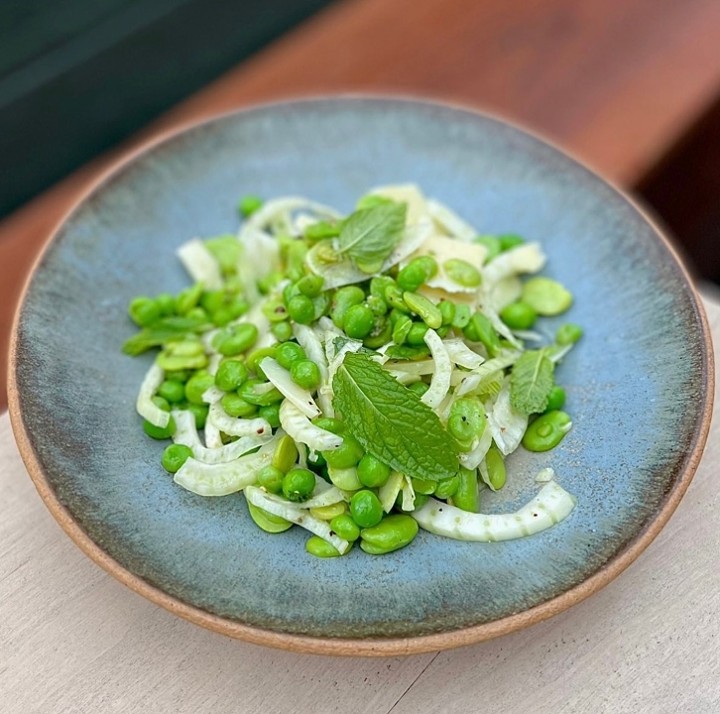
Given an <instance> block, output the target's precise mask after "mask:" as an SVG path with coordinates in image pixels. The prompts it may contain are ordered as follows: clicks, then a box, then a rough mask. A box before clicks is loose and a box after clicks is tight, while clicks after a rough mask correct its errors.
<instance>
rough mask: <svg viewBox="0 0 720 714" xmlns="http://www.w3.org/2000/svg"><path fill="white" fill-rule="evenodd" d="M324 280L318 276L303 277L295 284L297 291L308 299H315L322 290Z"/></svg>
mask: <svg viewBox="0 0 720 714" xmlns="http://www.w3.org/2000/svg"><path fill="white" fill-rule="evenodd" d="M324 282H325V278H323V277H322V276H320V275H304V276H303V277H302V278H300V280H298V282H297V288H298V290H299V291H300V292H301V293H302V294H303V295H305V296H306V297H309V298H314V297H317V296H318V295H319V294H320V293H321V292H322V289H323V283H324Z"/></svg>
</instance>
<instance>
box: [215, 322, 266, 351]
mask: <svg viewBox="0 0 720 714" xmlns="http://www.w3.org/2000/svg"><path fill="white" fill-rule="evenodd" d="M257 338H258V329H257V327H255V325H253V324H251V323H249V322H245V323H243V324H241V325H234V326H233V327H226V328H224V329H223V330H221V331H220V332H219V333H218V334H217V335H216V336H215V337H214V338H213V341H212V343H213V347H214V348H215V349H216V350H217V351H218V352H219V353H220V354H221V355H224V356H225V357H232V356H234V355H238V354H240V353H241V352H245V351H246V350H248V349H250V348H251V347H252V346H253V345H254V344H255V342H256V341H257Z"/></svg>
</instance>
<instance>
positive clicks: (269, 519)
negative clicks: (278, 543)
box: [246, 501, 293, 533]
mask: <svg viewBox="0 0 720 714" xmlns="http://www.w3.org/2000/svg"><path fill="white" fill-rule="evenodd" d="M246 503H247V507H248V512H249V513H250V518H252V519H253V521H254V522H255V525H257V526H258V527H259V528H261V529H262V530H264V531H265V532H266V533H284V532H285V531H286V530H288V529H289V528H292V525H293V524H292V523H291V522H290V521H287V520H285V519H284V518H282V517H280V516H276V515H275V514H274V513H268V512H267V511H266V510H264V509H263V508H258V507H257V506H256V505H254V504H252V503H250V501H246Z"/></svg>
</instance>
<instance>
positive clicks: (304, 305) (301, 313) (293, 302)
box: [287, 295, 315, 325]
mask: <svg viewBox="0 0 720 714" xmlns="http://www.w3.org/2000/svg"><path fill="white" fill-rule="evenodd" d="M287 311H288V315H290V318H291V319H293V320H295V322H297V323H298V324H300V325H309V324H310V323H311V322H312V321H313V318H314V317H315V306H314V305H313V301H312V300H311V299H310V298H309V297H308V296H307V295H295V296H294V297H291V298H290V300H289V301H288V305H287Z"/></svg>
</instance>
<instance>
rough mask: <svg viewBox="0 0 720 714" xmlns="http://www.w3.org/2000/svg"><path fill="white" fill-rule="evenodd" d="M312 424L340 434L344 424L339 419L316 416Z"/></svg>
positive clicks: (343, 429)
mask: <svg viewBox="0 0 720 714" xmlns="http://www.w3.org/2000/svg"><path fill="white" fill-rule="evenodd" d="M313 424H315V426H316V427H318V428H319V429H325V431H329V432H332V433H333V434H342V433H343V431H345V424H343V422H342V421H340V419H335V418H333V417H323V416H321V417H317V418H316V419H314V420H313Z"/></svg>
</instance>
